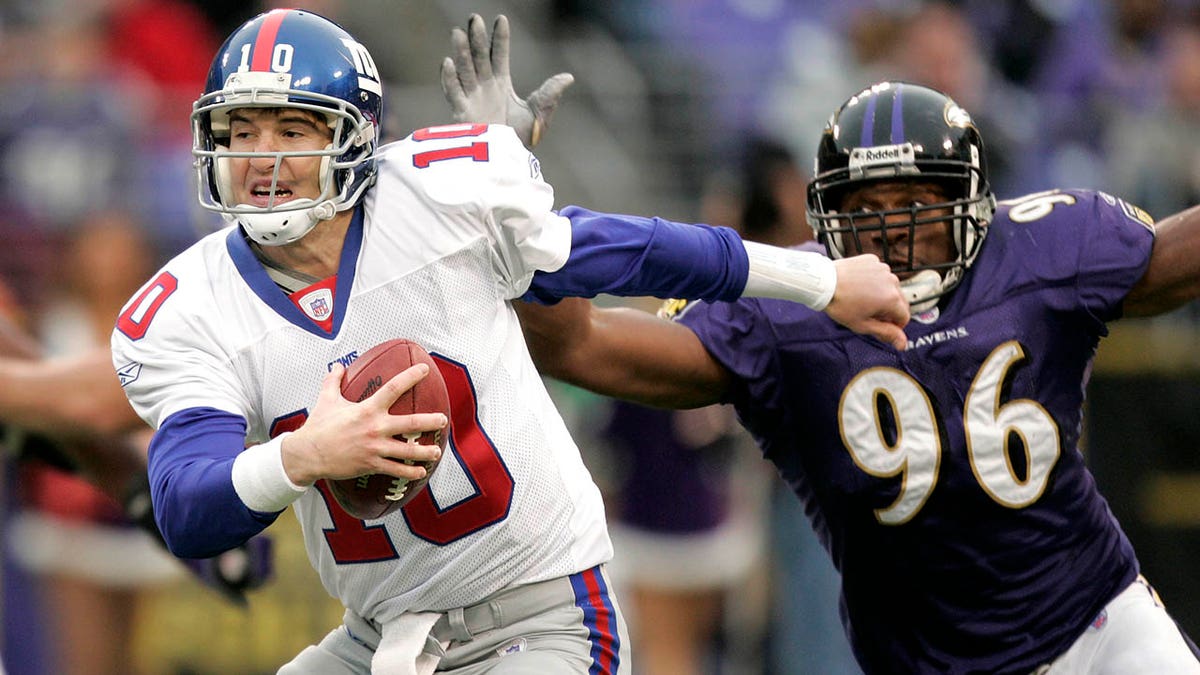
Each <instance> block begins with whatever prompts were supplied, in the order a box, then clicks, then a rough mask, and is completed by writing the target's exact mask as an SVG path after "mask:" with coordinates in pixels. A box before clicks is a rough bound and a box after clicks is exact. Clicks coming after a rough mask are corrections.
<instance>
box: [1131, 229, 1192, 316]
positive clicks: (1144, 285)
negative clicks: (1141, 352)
mask: <svg viewBox="0 0 1200 675" xmlns="http://www.w3.org/2000/svg"><path fill="white" fill-rule="evenodd" d="M1154 231H1155V235H1154V249H1153V251H1152V252H1151V253H1150V264H1149V265H1148V266H1147V267H1146V273H1145V274H1144V275H1142V278H1141V280H1140V281H1138V283H1137V284H1136V285H1135V286H1134V287H1133V289H1131V290H1130V291H1129V295H1127V296H1126V297H1125V303H1124V309H1125V316H1153V315H1155V314H1161V313H1163V312H1166V311H1169V310H1172V309H1175V308H1176V307H1179V306H1180V305H1182V304H1184V303H1185V302H1188V301H1189V300H1193V299H1195V298H1197V297H1200V206H1194V207H1192V208H1190V209H1187V210H1186V211H1182V212H1180V213H1177V214H1175V215H1173V216H1168V217H1167V218H1164V219H1162V220H1160V221H1158V222H1157V223H1156V224H1155V226H1154Z"/></svg>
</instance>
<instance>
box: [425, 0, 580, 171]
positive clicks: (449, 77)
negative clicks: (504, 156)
mask: <svg viewBox="0 0 1200 675" xmlns="http://www.w3.org/2000/svg"><path fill="white" fill-rule="evenodd" d="M508 44H509V30H508V18H507V17H505V16H504V15H503V14H501V15H499V16H497V17H496V22H495V23H494V24H493V25H492V37H491V40H490V41H489V40H488V34H487V28H486V27H485V26H484V24H483V17H481V16H479V15H478V14H472V15H471V18H470V19H469V20H468V21H467V30H466V31H464V30H463V29H462V28H458V27H457V26H456V27H455V28H454V29H452V30H451V31H450V48H451V51H453V56H447V57H446V58H445V60H443V61H442V91H443V92H445V94H446V101H447V102H448V103H449V104H450V111H451V114H452V115H453V117H454V121H455V122H474V123H481V124H504V125H507V126H510V127H512V128H513V129H514V130H516V132H517V137H518V138H520V139H521V142H522V143H524V144H525V147H527V148H529V149H531V150H532V149H533V146H535V145H537V143H538V141H539V140H541V136H542V132H543V131H544V130H545V128H546V125H548V124H549V123H550V117H551V116H552V115H553V114H554V109H555V108H557V107H558V100H559V99H560V98H561V97H562V94H563V91H564V90H566V88H567V87H569V86H571V83H572V82H574V81H575V76H574V75H571V74H570V73H559V74H557V75H555V76H553V77H551V78H549V79H547V80H546V81H545V82H543V83H542V86H540V87H538V88H537V89H536V90H534V92H533V93H532V94H530V95H529V97H528V98H526V99H525V100H521V98H520V97H518V96H517V94H516V92H515V91H513V84H512V76H511V75H510V74H509V71H508Z"/></svg>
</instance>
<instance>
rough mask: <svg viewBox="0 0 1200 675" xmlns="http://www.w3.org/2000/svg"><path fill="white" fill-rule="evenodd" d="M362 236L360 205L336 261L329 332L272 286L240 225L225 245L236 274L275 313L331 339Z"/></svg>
mask: <svg viewBox="0 0 1200 675" xmlns="http://www.w3.org/2000/svg"><path fill="white" fill-rule="evenodd" d="M362 238H363V209H362V206H361V205H359V206H356V207H355V208H354V216H353V217H352V218H351V219H350V226H349V227H348V228H347V229H346V240H345V242H344V243H343V244H342V257H341V260H340V261H339V262H338V272H337V288H336V289H335V292H334V296H333V330H332V331H331V332H329V333H326V332H325V331H324V330H322V329H321V327H320V326H318V325H317V324H315V323H313V321H312V319H310V318H308V317H307V316H305V315H304V313H303V312H301V311H300V309H299V308H297V307H296V305H295V304H293V303H292V301H291V300H290V299H289V298H288V297H287V296H286V295H285V294H284V293H283V291H281V290H280V289H279V287H278V286H276V285H275V282H274V281H272V280H271V277H270V276H268V275H267V270H266V269H265V268H263V266H262V263H260V262H259V261H258V259H257V258H256V257H255V256H254V251H253V250H251V249H250V244H249V242H248V241H246V237H244V236H243V235H242V230H241V228H240V227H235V228H233V229H231V230H230V231H229V235H228V236H226V237H225V247H226V248H227V249H228V250H229V257H230V258H232V259H233V264H234V266H235V267H237V270H238V273H239V274H241V276H242V279H243V280H244V281H245V282H246V285H247V286H249V287H250V290H252V291H254V294H255V295H257V296H258V298H259V299H260V300H262V301H263V302H264V303H266V304H267V306H268V307H270V308H271V309H272V310H274V311H275V313H276V314H278V315H279V316H281V317H283V318H284V319H285V320H287V322H288V323H290V324H292V325H293V326H296V327H297V328H303V329H304V330H306V331H308V332H310V333H312V334H313V335H316V336H317V337H321V338H325V339H333V338H336V337H337V335H338V332H339V331H340V330H341V328H342V319H344V318H345V316H346V302H347V300H348V299H349V298H350V290H351V289H352V288H354V271H355V269H356V268H357V267H358V253H359V251H360V250H361V249H362Z"/></svg>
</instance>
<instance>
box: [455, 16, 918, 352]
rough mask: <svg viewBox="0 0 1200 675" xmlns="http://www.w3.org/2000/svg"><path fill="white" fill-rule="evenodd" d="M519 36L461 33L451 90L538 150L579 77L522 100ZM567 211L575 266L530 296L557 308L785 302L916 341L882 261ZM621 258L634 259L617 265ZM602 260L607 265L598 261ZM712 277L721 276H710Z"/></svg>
mask: <svg viewBox="0 0 1200 675" xmlns="http://www.w3.org/2000/svg"><path fill="white" fill-rule="evenodd" d="M509 39H510V38H509V29H508V20H507V19H506V18H504V17H503V16H500V17H498V18H497V19H496V23H495V26H494V28H493V32H492V36H491V39H490V40H489V39H488V35H487V30H486V28H485V27H484V25H483V20H482V19H481V18H480V17H479V16H478V15H472V16H471V19H470V21H469V24H468V31H466V32H464V31H463V30H461V29H457V28H456V29H454V31H452V33H451V49H452V52H453V54H454V56H453V57H452V58H451V57H447V58H446V59H445V60H444V61H443V64H442V88H443V91H444V92H445V95H446V100H447V101H448V102H449V104H450V108H451V111H452V114H453V116H454V119H455V120H456V121H470V122H486V123H501V122H502V123H505V124H508V125H509V126H512V127H513V128H514V129H515V130H516V132H517V135H518V136H519V137H520V138H521V140H522V142H524V143H525V145H526V147H528V148H532V147H533V144H535V143H536V142H537V140H538V138H539V135H540V133H541V131H543V130H544V126H545V124H546V122H547V121H548V120H549V117H550V115H551V114H553V112H554V110H555V108H556V107H557V105H558V100H559V98H560V97H561V95H562V92H563V90H564V89H565V88H566V87H567V86H568V85H569V84H570V83H571V82H572V81H573V80H574V78H572V77H571V76H570V75H569V74H566V73H562V74H559V75H556V76H554V77H552V78H550V79H548V80H546V82H544V83H543V84H542V86H541V87H539V88H538V89H537V91H535V92H534V93H533V94H532V95H531V96H530V97H529V98H528V99H526V100H524V101H522V100H521V99H520V98H518V97H517V95H516V94H515V92H514V91H513V87H512V78H511V77H510V75H509V58H508V55H509ZM562 213H563V215H568V216H569V217H570V219H571V227H572V246H571V249H572V250H571V260H569V261H568V263H567V265H566V267H565V268H564V270H563V271H561V272H560V273H551V274H550V275H549V276H554V277H555V279H554V280H553V281H549V282H547V279H546V277H547V276H548V275H544V274H541V273H539V274H538V277H537V278H535V282H534V288H532V289H531V294H529V295H527V296H526V297H527V298H528V299H536V300H539V301H543V302H553V301H555V300H557V299H558V298H562V297H571V296H581V297H594V296H595V295H598V294H600V293H612V294H615V295H625V296H631V295H654V296H656V297H680V298H703V299H724V300H732V299H735V298H737V297H739V296H741V295H745V296H752V297H772V298H782V299H785V300H793V301H798V302H802V303H804V304H805V305H808V306H809V307H813V308H814V309H818V310H823V311H826V312H827V313H828V314H829V316H830V317H831V318H833V319H834V320H835V321H837V322H838V323H841V324H842V325H845V326H847V327H849V328H850V329H851V330H854V331H856V332H860V333H867V334H869V335H872V336H874V337H876V338H878V339H880V340H882V341H883V342H886V343H888V344H891V345H893V346H894V347H896V348H897V349H904V348H905V346H906V345H907V337H906V336H905V334H904V331H903V330H902V328H903V326H904V325H905V324H906V323H907V322H908V317H909V311H908V303H907V302H906V301H905V299H904V296H903V294H902V293H901V292H900V287H899V280H898V279H896V277H895V276H894V275H892V274H891V272H890V270H888V269H887V266H886V265H883V263H881V262H880V261H879V260H878V259H876V258H874V257H873V256H859V257H858V258H853V259H849V260H839V261H836V262H831V261H829V260H828V259H826V258H824V257H823V256H819V255H818V254H815V253H809V252H800V251H791V250H787V249H782V248H776V247H771V246H765V245H761V244H749V245H745V244H743V242H742V241H741V239H740V238H738V237H736V235H735V236H734V237H732V238H730V237H726V236H723V235H724V231H723V230H724V228H701V229H704V230H709V232H697V231H696V230H695V229H692V230H689V229H687V228H689V227H692V228H694V226H686V225H683V226H681V225H680V224H677V223H671V222H669V221H665V220H662V219H657V218H655V219H639V218H635V217H632V216H615V215H614V216H608V215H606V214H600V213H592V212H586V211H585V210H583V209H577V208H574V207H569V208H567V209H564V210H563V212H562ZM631 227H632V229H630V228H631ZM606 228H607V229H609V230H611V231H604V230H605V229H606ZM730 232H731V231H730ZM647 233H648V234H647ZM714 253H722V254H724V255H725V259H724V260H725V262H726V263H727V264H726V266H725V267H721V266H720V265H719V264H718V265H710V266H709V267H708V268H707V269H705V268H704V267H703V265H702V264H700V263H701V259H703V262H709V261H711V258H712V254H714ZM614 254H615V255H614ZM619 256H624V258H625V259H624V260H623V261H622V260H617V262H616V263H613V262H612V260H614V259H616V258H618V257H619ZM697 256H699V257H697ZM595 261H599V264H598V265H592V264H591V263H593V262H595ZM718 262H720V261H718ZM639 268H640V269H639ZM708 272H712V275H711V276H709V277H708V278H707V279H705V278H704V277H705V274H706V273H708ZM539 286H540V287H539Z"/></svg>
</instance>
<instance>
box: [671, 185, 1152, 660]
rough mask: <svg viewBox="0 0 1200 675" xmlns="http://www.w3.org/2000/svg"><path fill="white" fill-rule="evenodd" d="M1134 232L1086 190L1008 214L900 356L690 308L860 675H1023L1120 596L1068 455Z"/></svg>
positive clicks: (1127, 563) (779, 315)
mask: <svg viewBox="0 0 1200 675" xmlns="http://www.w3.org/2000/svg"><path fill="white" fill-rule="evenodd" d="M1149 220H1150V219H1149V217H1148V216H1146V215H1145V213H1144V212H1142V211H1141V210H1140V209H1137V208H1135V207H1133V206H1131V205H1129V204H1126V203H1125V202H1122V201H1120V200H1117V199H1114V198H1113V197H1110V196H1108V195H1105V194H1102V193H1096V192H1086V191H1062V192H1049V193H1039V194H1035V195H1030V196H1027V197H1024V198H1021V199H1019V200H1013V201H1009V202H1002V203H1001V204H1000V208H999V209H998V210H997V212H996V215H995V218H994V219H993V221H992V224H991V228H990V233H989V235H988V238H987V240H986V241H985V243H984V245H983V249H982V252H981V253H980V255H979V257H978V259H977V260H976V261H975V264H974V265H973V267H972V268H971V271H970V272H969V273H968V274H967V275H966V278H965V279H964V281H963V282H962V284H961V285H960V286H959V287H958V288H957V289H956V290H955V291H954V292H953V293H952V294H951V295H950V296H949V298H948V299H947V300H946V301H944V302H943V304H942V307H941V308H940V310H935V311H934V312H933V313H932V315H926V316H921V317H914V320H913V321H912V322H911V323H910V324H909V325H908V327H907V328H906V329H905V330H906V333H907V334H908V339H909V348H908V350H907V351H905V352H904V353H898V352H896V351H895V350H894V349H892V348H891V347H888V346H887V345H884V344H883V343H881V342H878V341H876V340H874V339H872V338H868V337H864V336H860V335H856V334H854V333H851V332H850V331H849V330H847V329H844V328H842V327H841V326H839V325H837V324H835V323H834V322H833V321H832V320H831V319H829V318H828V317H827V316H826V315H825V314H822V313H819V312H814V311H812V310H810V309H808V308H806V307H803V306H801V305H798V304H792V303H788V302H783V301H777V300H770V299H744V300H741V301H739V302H737V303H732V304H695V305H694V306H692V307H690V308H688V309H686V310H685V312H684V314H683V315H682V317H681V319H680V320H681V321H682V322H683V323H685V324H686V325H688V326H689V327H690V328H691V329H692V330H694V331H695V332H696V333H697V334H698V335H699V336H700V339H701V341H702V342H703V343H704V345H705V346H706V347H707V348H708V350H709V351H710V352H711V353H712V354H713V356H714V357H715V358H716V359H717V360H719V361H720V362H721V363H723V364H724V365H725V366H726V367H727V368H728V369H729V370H730V371H732V373H733V374H734V384H733V388H732V390H731V398H730V401H731V402H732V403H734V404H735V405H736V407H737V410H738V413H739V415H740V416H741V419H742V422H743V423H744V424H745V425H746V427H747V428H748V429H749V430H750V431H751V432H752V433H753V434H754V436H755V438H756V439H757V440H758V442H759V445H760V446H761V448H762V451H763V454H764V455H765V456H766V457H767V458H768V459H769V460H771V461H772V462H774V463H775V464H776V465H777V466H778V469H779V472H780V473H781V475H782V476H783V477H784V479H785V480H787V482H788V483H789V484H790V485H791V487H792V489H793V490H794V491H795V492H796V494H797V495H798V496H799V497H800V499H801V500H802V502H803V503H804V505H805V511H806V512H807V514H808V516H809V517H810V519H811V520H812V522H813V525H814V527H816V529H817V530H818V532H819V534H820V536H821V538H822V541H823V543H824V544H825V546H826V548H827V549H828V550H829V552H830V554H831V555H832V557H833V560H834V564H835V565H836V566H837V568H838V569H839V570H840V571H841V573H842V599H843V614H844V620H845V625H846V630H847V632H848V634H849V636H850V639H851V642H852V644H853V646H854V650H855V652H856V655H857V658H858V660H859V662H860V664H861V665H862V667H863V668H864V670H866V672H868V673H872V674H874V673H891V672H895V673H917V672H920V673H926V672H937V673H1029V672H1031V671H1033V670H1034V669H1035V668H1036V667H1037V666H1039V665H1041V664H1043V663H1047V662H1049V661H1050V660H1051V659H1052V658H1053V657H1054V656H1056V655H1057V654H1059V653H1061V652H1062V651H1064V650H1065V649H1066V648H1067V647H1068V646H1069V645H1070V644H1071V643H1072V641H1074V640H1075V638H1077V637H1078V636H1079V635H1080V634H1081V633H1082V632H1083V631H1084V629H1085V628H1086V627H1087V626H1088V624H1089V623H1090V622H1091V621H1092V620H1093V619H1094V618H1095V617H1096V616H1097V614H1098V613H1099V611H1100V610H1101V608H1102V607H1103V606H1104V605H1105V604H1106V603H1107V602H1108V601H1109V600H1110V599H1111V598H1112V597H1113V596H1114V595H1115V594H1116V593H1117V592H1118V591H1120V590H1122V589H1123V588H1125V586H1127V585H1128V584H1129V583H1130V582H1132V581H1133V579H1134V577H1135V575H1136V574H1137V570H1138V564H1137V560H1136V558H1135V557H1134V553H1133V549H1132V547H1131V546H1130V544H1129V541H1128V540H1127V538H1126V537H1125V535H1124V533H1123V532H1122V531H1121V529H1120V526H1119V525H1118V524H1117V522H1116V520H1115V519H1114V518H1113V515H1112V513H1111V512H1110V511H1109V508H1108V505H1107V503H1106V502H1105V500H1104V498H1103V497H1101V495H1100V494H1099V492H1098V491H1097V489H1096V485H1095V481H1094V480H1093V478H1092V476H1091V474H1090V473H1089V471H1088V470H1087V468H1086V467H1085V465H1084V459H1083V456H1082V455H1081V454H1080V452H1079V451H1078V449H1077V443H1078V440H1079V433H1080V429H1081V427H1082V405H1083V398H1084V389H1085V386H1086V383H1087V379H1088V374H1089V371H1090V366H1091V362H1092V357H1093V356H1094V353H1095V349H1096V347H1097V344H1098V342H1099V340H1100V338H1101V337H1102V336H1104V335H1105V334H1106V333H1107V329H1106V327H1105V323H1106V322H1108V321H1110V320H1113V319H1116V318H1117V317H1119V316H1120V312H1121V300H1122V298H1124V297H1125V295H1126V293H1127V292H1128V291H1129V289H1130V288H1131V287H1132V286H1133V285H1134V283H1136V282H1137V280H1138V279H1140V278H1141V276H1142V274H1143V272H1144V271H1145V268H1146V265H1147V263H1148V260H1149V257H1150V250H1151V246H1152V242H1153V234H1152V231H1151V229H1150V228H1149V227H1148V224H1149ZM938 312H940V316H939V315H937V313H938Z"/></svg>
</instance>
